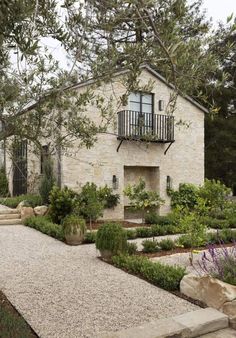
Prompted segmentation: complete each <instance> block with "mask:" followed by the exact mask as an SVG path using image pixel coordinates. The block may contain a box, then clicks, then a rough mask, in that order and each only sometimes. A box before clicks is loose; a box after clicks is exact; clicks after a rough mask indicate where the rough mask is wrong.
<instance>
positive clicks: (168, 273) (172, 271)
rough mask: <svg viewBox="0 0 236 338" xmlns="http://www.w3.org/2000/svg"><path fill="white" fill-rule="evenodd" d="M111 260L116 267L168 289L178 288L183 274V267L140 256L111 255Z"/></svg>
mask: <svg viewBox="0 0 236 338" xmlns="http://www.w3.org/2000/svg"><path fill="white" fill-rule="evenodd" d="M112 262H113V264H114V265H115V266H116V267H118V268H120V269H123V270H125V271H127V272H129V273H132V274H135V275H137V276H139V277H141V278H144V279H145V280H147V281H148V282H150V283H152V284H154V285H156V286H159V287H161V288H163V289H165V290H168V291H176V290H179V285H180V281H181V279H182V278H183V277H184V275H185V269H184V268H182V267H173V266H168V265H164V264H161V263H159V262H152V261H150V260H149V259H148V258H146V257H141V256H127V255H120V256H113V257H112Z"/></svg>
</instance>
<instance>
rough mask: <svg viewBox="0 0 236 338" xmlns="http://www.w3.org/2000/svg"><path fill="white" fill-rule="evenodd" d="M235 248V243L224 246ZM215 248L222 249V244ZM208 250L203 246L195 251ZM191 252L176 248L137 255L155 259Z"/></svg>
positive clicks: (140, 252) (216, 245) (187, 249)
mask: <svg viewBox="0 0 236 338" xmlns="http://www.w3.org/2000/svg"><path fill="white" fill-rule="evenodd" d="M232 246H234V243H228V244H227V245H224V247H227V248H230V247H232ZM214 247H215V248H221V247H222V244H214ZM204 250H207V248H206V247H205V246H201V247H198V248H194V251H204ZM189 252H191V249H189V248H175V249H172V250H161V251H158V252H152V253H147V252H143V251H138V252H137V255H139V256H145V257H148V258H155V257H163V256H171V255H174V254H181V253H189Z"/></svg>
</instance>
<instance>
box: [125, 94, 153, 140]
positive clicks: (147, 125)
mask: <svg viewBox="0 0 236 338" xmlns="http://www.w3.org/2000/svg"><path fill="white" fill-rule="evenodd" d="M129 110H130V111H132V113H131V114H130V121H129V123H130V126H131V128H130V129H131V130H132V134H133V135H137V136H139V135H149V134H152V130H153V94H147V93H142V92H135V93H130V95H129Z"/></svg>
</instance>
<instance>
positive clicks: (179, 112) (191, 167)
mask: <svg viewBox="0 0 236 338" xmlns="http://www.w3.org/2000/svg"><path fill="white" fill-rule="evenodd" d="M126 75H127V71H126V70H124V71H120V72H118V73H116V74H115V75H114V78H113V79H112V81H111V82H110V83H103V84H101V85H100V86H99V87H97V88H96V89H95V92H96V94H98V95H100V96H102V97H104V100H105V101H107V102H108V101H109V100H110V101H111V98H112V106H113V110H114V111H115V119H114V123H112V124H111V125H110V126H109V129H108V132H107V133H101V134H98V137H97V142H96V143H95V144H94V146H93V147H92V148H91V149H86V148H79V147H78V144H77V142H74V143H73V147H72V148H71V149H68V152H66V153H61V154H60V156H56V157H55V159H54V162H55V168H56V170H57V175H58V176H59V177H58V179H59V181H60V183H61V186H68V187H69V188H72V189H74V190H76V191H79V189H80V187H81V185H83V184H85V183H86V182H94V183H96V184H97V185H105V184H107V185H108V186H109V187H112V188H113V189H114V192H115V193H119V194H120V204H119V205H118V206H117V207H116V208H115V209H114V210H110V209H109V210H105V214H104V218H106V219H109V218H112V219H123V218H124V217H129V212H128V208H127V207H128V201H127V199H126V198H125V197H124V195H123V190H124V188H125V186H126V185H127V184H129V183H135V182H138V180H139V178H140V177H142V178H143V179H144V180H145V182H146V187H147V189H150V190H156V191H158V192H159V194H160V197H161V198H163V199H164V200H165V201H166V202H165V205H163V206H161V208H160V213H161V214H165V213H167V212H168V211H169V210H170V199H169V197H168V195H167V188H168V187H172V188H174V189H176V188H178V186H179V184H180V183H183V182H188V183H194V184H196V185H199V184H202V183H203V181H204V115H205V113H206V112H207V110H206V109H205V108H204V107H202V106H201V105H200V104H199V103H197V102H196V101H194V100H193V99H192V98H190V97H188V96H186V97H182V96H178V98H177V104H176V109H175V112H174V114H173V115H168V114H166V107H167V104H168V102H169V100H170V96H171V94H172V93H173V87H172V86H171V85H170V84H168V83H167V81H166V80H165V79H164V78H163V77H162V76H161V75H160V74H159V73H157V72H156V71H155V70H153V69H152V68H151V67H149V66H143V67H142V69H141V74H140V76H139V81H140V86H141V87H142V88H143V87H144V86H146V87H147V86H149V87H150V83H151V89H150V90H149V91H147V92H140V91H139V92H133V93H130V94H129V96H128V100H127V101H128V102H125V103H122V104H121V101H120V98H121V97H122V95H124V93H125V92H126V89H125V86H124V82H123V79H124V77H125V76H126ZM92 83H93V81H87V82H84V83H79V84H77V85H76V86H74V87H73V88H74V89H76V90H78V92H79V93H82V92H83V91H85V90H86V88H88V86H90V85H91V84H92ZM86 114H88V116H89V118H92V119H93V121H96V122H97V123H100V119H101V116H100V111H99V109H98V108H95V107H94V106H93V105H89V106H87V110H86ZM180 121H185V122H186V123H184V124H181V123H179V122H180ZM20 154H21V158H24V161H23V163H21V164H20V171H19V170H18V169H17V168H14V165H12V163H11V161H10V160H7V159H6V167H7V168H6V169H7V171H8V172H11V175H10V191H11V193H12V194H19V193H25V192H26V191H27V189H28V191H31V190H32V189H31V187H30V184H29V181H30V177H36V176H37V175H38V177H40V173H41V167H42V163H41V161H42V156H41V158H40V157H37V156H36V155H33V154H32V153H31V152H30V147H29V146H28V149H27V143H26V142H25V143H23V144H22V147H21V150H20ZM21 162H22V161H21ZM11 166H12V169H11ZM22 172H23V173H24V177H22V175H21V173H22ZM27 182H28V183H27ZM34 189H35V188H34Z"/></svg>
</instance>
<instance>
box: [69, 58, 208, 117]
mask: <svg viewBox="0 0 236 338" xmlns="http://www.w3.org/2000/svg"><path fill="white" fill-rule="evenodd" d="M140 68H141V69H145V70H146V71H148V72H149V73H150V74H152V75H153V76H154V77H156V78H157V79H158V80H160V81H161V82H163V83H164V84H165V85H166V86H168V87H169V88H171V89H173V90H174V89H175V86H174V85H173V84H172V83H169V82H168V81H167V80H166V79H165V78H164V77H163V76H162V75H161V74H160V73H158V72H157V71H156V70H154V69H153V68H152V67H151V66H149V65H146V64H145V65H141V66H140ZM128 72H129V69H121V70H118V71H117V72H115V74H114V76H119V75H123V74H127V73H128ZM95 82H96V80H95V79H90V80H86V81H83V82H79V83H77V84H75V85H73V86H71V87H69V88H71V89H72V88H73V89H76V88H82V87H85V86H88V85H91V84H94V83H95ZM69 88H68V89H69ZM180 96H181V97H183V98H184V99H186V100H187V101H189V102H190V103H192V104H193V105H194V106H196V107H197V108H199V109H200V110H201V111H203V112H204V113H208V112H209V111H208V109H207V108H205V107H204V106H202V105H201V104H200V103H198V102H197V101H196V100H194V99H193V98H192V97H190V96H188V95H182V94H180Z"/></svg>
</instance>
